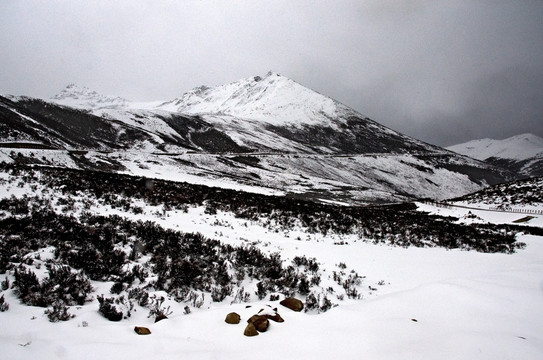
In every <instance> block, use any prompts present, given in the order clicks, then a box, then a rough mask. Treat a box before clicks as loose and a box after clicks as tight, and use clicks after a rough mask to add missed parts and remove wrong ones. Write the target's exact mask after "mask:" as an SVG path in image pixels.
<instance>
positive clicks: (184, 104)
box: [157, 72, 353, 126]
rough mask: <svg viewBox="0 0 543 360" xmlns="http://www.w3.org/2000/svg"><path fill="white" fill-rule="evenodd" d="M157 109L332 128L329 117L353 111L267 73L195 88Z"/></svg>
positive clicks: (281, 77)
mask: <svg viewBox="0 0 543 360" xmlns="http://www.w3.org/2000/svg"><path fill="white" fill-rule="evenodd" d="M157 108H159V109H163V110H169V111H178V112H182V113H186V114H215V115H224V114H226V115H234V116H236V117H240V118H247V119H255V120H259V121H264V122H267V123H270V124H273V125H294V126H296V125H302V124H306V125H307V124H310V125H315V124H319V125H331V124H332V122H331V121H330V118H336V117H338V114H339V113H341V114H344V113H348V112H353V110H350V109H349V108H347V107H346V106H344V105H342V104H340V103H338V102H337V101H335V100H332V99H330V98H329V97H326V96H324V95H321V94H319V93H317V92H315V91H313V90H310V89H308V88H306V87H304V86H302V85H300V84H298V83H296V82H295V81H293V80H291V79H288V78H286V77H284V76H281V75H279V74H277V73H274V72H269V73H268V74H267V75H266V76H264V77H259V76H255V77H251V78H247V79H243V80H239V81H236V82H233V83H230V84H226V85H222V86H218V87H215V88H209V87H206V86H201V87H198V88H195V89H193V90H191V91H189V92H187V93H185V94H183V95H182V96H181V97H180V98H178V99H175V100H172V101H169V102H165V103H164V104H162V105H160V106H158V107H157Z"/></svg>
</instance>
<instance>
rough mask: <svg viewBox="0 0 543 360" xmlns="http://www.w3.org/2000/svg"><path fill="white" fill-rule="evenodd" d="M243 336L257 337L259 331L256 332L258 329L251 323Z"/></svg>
mask: <svg viewBox="0 0 543 360" xmlns="http://www.w3.org/2000/svg"><path fill="white" fill-rule="evenodd" d="M243 335H245V336H257V335H258V331H256V328H255V326H254V325H253V324H251V323H249V324H247V327H246V328H245V331H244V332H243Z"/></svg>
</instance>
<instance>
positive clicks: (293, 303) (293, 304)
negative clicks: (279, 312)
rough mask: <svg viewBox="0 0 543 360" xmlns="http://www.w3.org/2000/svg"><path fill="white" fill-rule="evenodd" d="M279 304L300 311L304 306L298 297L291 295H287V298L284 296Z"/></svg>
mask: <svg viewBox="0 0 543 360" xmlns="http://www.w3.org/2000/svg"><path fill="white" fill-rule="evenodd" d="M279 304H281V305H283V306H284V307H287V308H289V309H290V310H293V311H302V310H303V308H304V303H303V302H301V301H300V300H298V299H295V298H292V297H289V298H286V299H284V300H282V301H281V302H280V303H279Z"/></svg>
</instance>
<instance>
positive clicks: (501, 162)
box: [447, 134, 543, 179]
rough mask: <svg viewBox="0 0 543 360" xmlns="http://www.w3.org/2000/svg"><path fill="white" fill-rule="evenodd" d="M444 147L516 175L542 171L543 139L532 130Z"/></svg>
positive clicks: (531, 175) (542, 173)
mask: <svg viewBox="0 0 543 360" xmlns="http://www.w3.org/2000/svg"><path fill="white" fill-rule="evenodd" d="M447 149H448V150H451V151H454V152H457V153H459V154H464V155H467V156H470V157H472V158H474V159H479V160H485V161H486V162H488V163H490V164H493V165H495V166H499V167H502V168H504V169H507V170H509V171H510V172H511V173H513V174H516V178H518V179H523V178H526V177H533V176H542V175H543V139H542V138H540V137H538V136H536V135H533V134H522V135H517V136H513V137H510V138H507V139H505V140H493V139H481V140H473V141H469V142H467V143H463V144H458V145H453V146H450V147H448V148H447Z"/></svg>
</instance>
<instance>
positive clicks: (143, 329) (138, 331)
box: [134, 326, 151, 335]
mask: <svg viewBox="0 0 543 360" xmlns="http://www.w3.org/2000/svg"><path fill="white" fill-rule="evenodd" d="M134 331H135V332H136V334H138V335H149V334H151V330H149V329H148V328H146V327H143V326H136V327H134Z"/></svg>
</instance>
